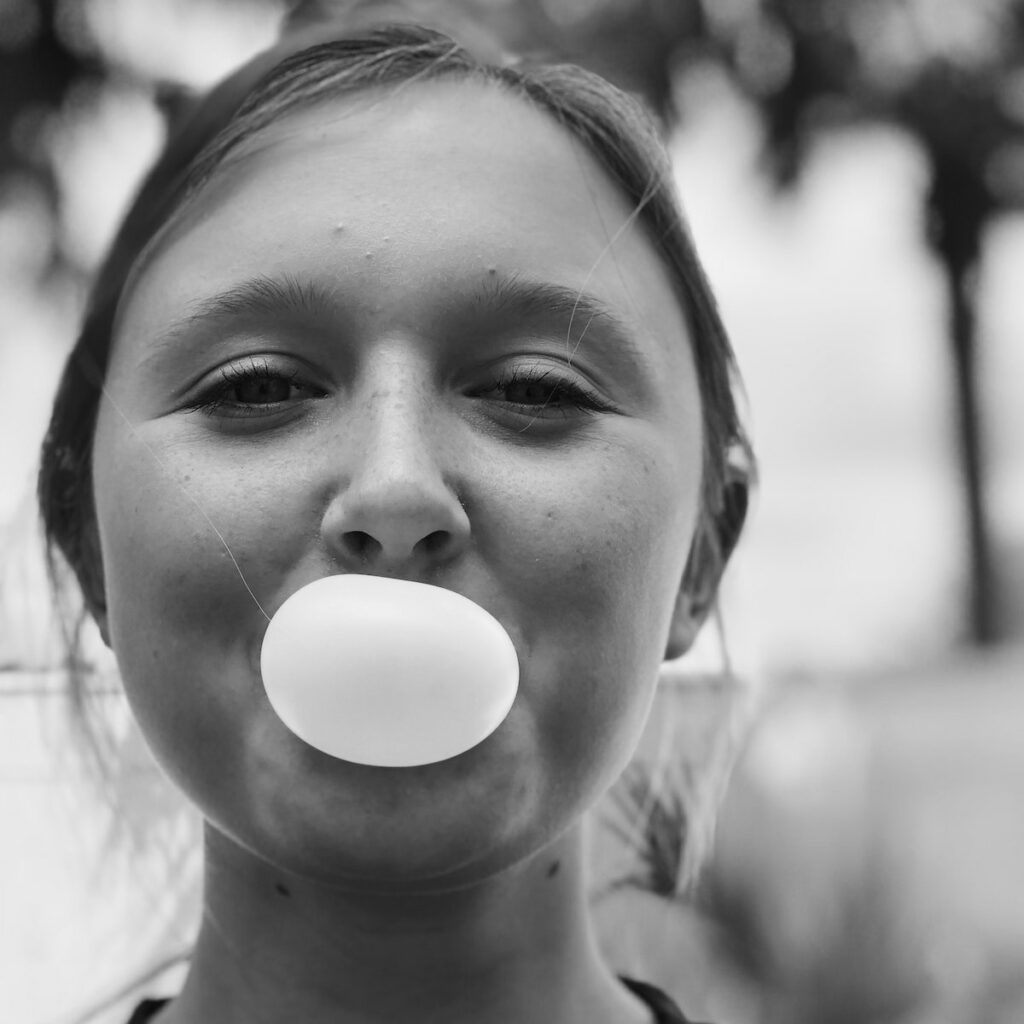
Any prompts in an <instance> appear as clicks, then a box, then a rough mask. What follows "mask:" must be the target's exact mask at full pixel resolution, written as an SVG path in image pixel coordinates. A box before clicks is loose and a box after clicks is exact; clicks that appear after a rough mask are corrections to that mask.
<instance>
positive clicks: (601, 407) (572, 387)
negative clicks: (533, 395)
mask: <svg viewBox="0 0 1024 1024" xmlns="http://www.w3.org/2000/svg"><path fill="white" fill-rule="evenodd" d="M518 384H532V385H535V386H536V385H547V386H548V387H549V388H550V395H549V397H548V398H546V399H545V400H544V401H543V402H539V403H537V404H531V403H528V402H512V401H507V402H506V404H507V405H510V406H513V407H515V408H517V409H518V410H522V411H524V412H525V411H529V412H530V413H531V414H532V415H534V416H539V415H541V414H542V413H546V414H548V415H554V414H559V415H562V416H569V415H571V414H572V412H573V411H576V412H584V413H594V412H601V411H605V410H607V409H608V408H609V406H608V405H607V403H605V402H603V401H601V399H600V398H599V397H598V395H597V394H596V393H595V392H594V391H591V390H590V389H589V388H587V387H584V386H583V385H581V384H579V383H577V382H575V381H569V380H565V379H564V378H562V377H559V376H557V375H556V374H555V371H553V370H540V371H538V370H536V369H527V368H524V367H521V366H517V367H513V368H512V369H510V370H505V371H502V372H501V373H500V374H499V375H498V377H497V379H496V380H495V381H494V382H493V383H491V384H489V385H488V386H487V387H485V388H481V389H479V390H478V391H477V392H476V394H477V395H486V394H488V393H489V392H493V391H508V390H510V389H511V388H513V387H515V386H516V385H518ZM552 396H554V397H553V398H552ZM553 402H558V403H559V404H553Z"/></svg>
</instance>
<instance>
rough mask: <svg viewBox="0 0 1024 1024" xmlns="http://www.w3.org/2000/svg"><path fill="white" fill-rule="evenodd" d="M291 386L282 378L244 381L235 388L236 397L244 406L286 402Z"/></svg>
mask: <svg viewBox="0 0 1024 1024" xmlns="http://www.w3.org/2000/svg"><path fill="white" fill-rule="evenodd" d="M290 390H291V385H290V384H289V383H288V381H286V380H281V379H280V378H270V377H260V378H256V379H254V380H248V381H242V382H241V383H240V384H238V385H237V386H236V387H235V397H236V398H237V400H238V401H239V402H240V403H241V404H242V405H270V404H272V403H274V402H284V401H286V400H287V398H288V394H289V392H290Z"/></svg>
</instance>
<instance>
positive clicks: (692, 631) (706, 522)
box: [665, 471, 750, 660]
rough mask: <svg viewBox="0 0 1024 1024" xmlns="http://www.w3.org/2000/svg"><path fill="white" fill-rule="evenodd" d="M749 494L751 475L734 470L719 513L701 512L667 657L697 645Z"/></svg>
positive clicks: (674, 617)
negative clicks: (695, 642) (698, 635)
mask: <svg viewBox="0 0 1024 1024" xmlns="http://www.w3.org/2000/svg"><path fill="white" fill-rule="evenodd" d="M749 495H750V485H749V480H748V478H747V475H746V474H745V473H742V474H741V473H740V472H738V471H731V474H730V478H729V479H728V481H727V482H726V484H725V486H724V488H723V490H722V506H721V508H720V509H719V511H718V512H717V514H715V515H714V516H712V515H711V514H709V513H708V512H706V511H705V512H702V513H701V518H700V522H699V524H698V526H697V531H696V533H695V535H694V538H693V545H692V546H691V548H690V557H689V558H688V559H687V562H686V568H685V569H684V570H683V581H682V585H681V586H680V588H679V593H678V594H677V595H676V604H675V609H674V610H673V612H672V621H671V624H670V626H669V634H668V643H667V645H666V648H665V658H666V659H667V660H669V659H672V658H680V657H682V656H683V655H684V654H685V653H686V652H687V651H688V650H689V649H690V648H691V647H692V646H693V643H694V641H695V640H696V639H697V634H698V633H699V632H700V630H701V627H702V626H703V625H704V622H705V620H706V619H707V617H708V615H709V614H710V612H711V609H712V608H714V606H715V597H716V596H717V594H718V586H719V584H720V583H721V581H722V574H723V573H724V572H725V567H726V565H727V564H728V562H729V557H730V555H732V553H733V550H734V549H735V547H736V542H737V541H738V540H739V538H740V533H741V532H742V530H743V524H744V522H745V521H746V518H747V505H748V502H749Z"/></svg>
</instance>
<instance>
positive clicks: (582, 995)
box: [161, 828, 650, 1024]
mask: <svg viewBox="0 0 1024 1024" xmlns="http://www.w3.org/2000/svg"><path fill="white" fill-rule="evenodd" d="M582 860H583V858H582V841H581V838H580V834H579V830H578V829H577V830H573V831H571V832H570V833H567V834H566V835H565V836H563V837H562V838H560V839H559V840H557V841H556V842H555V843H554V844H552V845H551V846H550V847H548V848H547V849H546V850H544V851H542V852H541V853H539V854H537V855H535V856H534V857H533V858H532V859H531V860H530V861H528V862H526V863H524V864H520V865H517V866H516V867H514V868H511V869H509V870H508V871H506V872H504V873H503V874H501V875H499V876H497V877H494V878H491V879H488V880H486V881H484V882H482V883H479V884H477V885H475V886H473V887H471V888H467V889H462V890H459V891H455V892H424V893H407V892H403V893H401V894H395V893H369V894H368V893H353V892H349V891H343V890H339V889H336V888H331V887H327V886H323V885H320V884H318V883H312V882H309V881H308V880H303V879H298V878H296V877H294V876H291V875H288V874H287V873H285V872H282V871H281V870H280V869H278V868H275V867H273V866H271V865H269V864H267V863H266V862H264V861H262V860H259V859H257V858H255V857H254V856H253V855H252V854H250V853H248V852H247V851H245V850H243V849H242V848H240V847H238V846H237V845H235V844H234V843H233V842H231V841H230V840H227V839H225V838H223V837H222V836H220V835H219V834H217V833H215V832H214V831H213V830H211V829H209V828H208V829H207V840H206V877H205V891H204V914H203V922H202V926H201V928H200V934H199V939H198V941H197V944H196V949H195V953H194V955H193V960H192V965H191V968H190V971H189V977H188V980H187V982H186V985H185V988H184V990H183V991H182V993H181V995H180V996H179V997H178V998H177V999H176V1000H175V1001H174V1002H173V1003H172V1004H171V1006H170V1007H169V1008H168V1010H167V1011H166V1016H164V1015H162V1016H161V1024H164V1022H166V1024H199V1022H208V1021H211V1020H216V1021H218V1022H223V1024H270V1022H275V1024H276V1022H282V1021H292V1020H301V1021H303V1022H304V1024H326V1022H327V1021H330V1022H331V1024H371V1022H372V1024H380V1022H385V1021H386V1022H388V1024H406V1022H409V1024H412V1022H416V1024H435V1022H436V1024H440V1022H442V1021H443V1022H444V1024H463V1022H466V1024H468V1022H470V1021H472V1022H474V1024H479V1022H480V1021H488V1022H495V1024H497V1022H501V1024H527V1022H530V1024H533V1022H536V1021H538V1020H544V1021H550V1022H552V1024H584V1022H586V1024H605V1022H607V1024H611V1022H613V1021H614V1022H615V1024H622V1022H636V1024H641V1022H645V1021H647V1020H649V1019H650V1018H649V1015H648V1014H647V1013H646V1011H645V1010H644V1008H643V1007H642V1006H641V1005H640V1004H639V1003H638V1002H637V1001H636V999H635V997H633V996H632V995H630V994H629V993H628V992H627V991H626V990H625V989H624V988H623V987H622V986H621V985H620V984H619V983H618V982H617V980H616V979H615V978H614V977H613V976H612V974H611V973H610V971H609V970H608V968H607V967H606V966H605V965H604V964H603V962H602V961H601V959H600V956H599V954H598V953H597V949H596V946H595V943H594V941H593V938H592V935H591V932H590V927H589V920H588V914H587V908H586V897H585V886H584V873H583V865H582Z"/></svg>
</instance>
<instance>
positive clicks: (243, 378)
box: [193, 356, 326, 416]
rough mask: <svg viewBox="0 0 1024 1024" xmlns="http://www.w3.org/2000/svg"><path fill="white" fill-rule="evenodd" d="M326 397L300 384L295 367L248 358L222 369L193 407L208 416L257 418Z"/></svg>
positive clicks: (320, 392) (260, 357) (303, 383)
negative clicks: (306, 401) (296, 404)
mask: <svg viewBox="0 0 1024 1024" xmlns="http://www.w3.org/2000/svg"><path fill="white" fill-rule="evenodd" d="M325 394H326V392H325V391H324V390H323V389H322V388H318V387H315V386H313V385H311V384H308V383H306V382H305V381H303V380H302V378H301V375H300V373H299V372H298V370H296V369H295V368H294V367H289V366H277V365H274V363H273V362H272V361H271V360H270V359H268V358H267V357H265V356H251V357H249V358H248V359H245V360H242V361H241V362H238V363H232V364H231V365H229V366H224V367H221V369H220V371H219V377H218V379H216V380H214V381H213V382H212V383H211V384H210V385H209V386H207V387H206V388H205V389H204V390H203V391H202V392H201V394H200V396H199V399H198V401H196V402H195V403H194V405H193V408H195V409H199V410H201V411H202V412H204V413H206V414H207V415H210V416H260V415H269V414H271V413H274V412H279V411H281V410H283V409H285V408H287V407H289V406H292V405H294V404H295V403H297V402H300V401H304V400H305V399H309V398H323V397H324V395H325Z"/></svg>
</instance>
